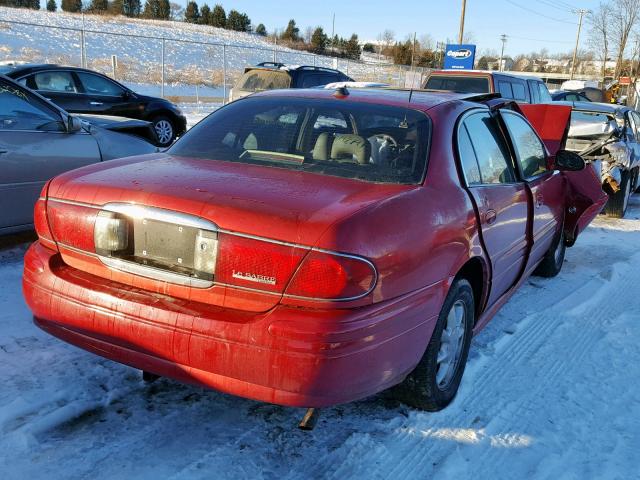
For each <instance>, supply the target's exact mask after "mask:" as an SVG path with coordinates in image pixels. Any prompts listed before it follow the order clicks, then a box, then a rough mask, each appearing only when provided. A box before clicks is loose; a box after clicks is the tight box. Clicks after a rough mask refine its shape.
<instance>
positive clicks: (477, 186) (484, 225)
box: [458, 110, 529, 304]
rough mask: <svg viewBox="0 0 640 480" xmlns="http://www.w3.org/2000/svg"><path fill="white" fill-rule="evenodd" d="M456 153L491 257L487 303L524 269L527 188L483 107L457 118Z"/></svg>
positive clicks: (511, 283) (507, 288) (526, 240)
mask: <svg viewBox="0 0 640 480" xmlns="http://www.w3.org/2000/svg"><path fill="white" fill-rule="evenodd" d="M458 154H459V157H460V162H461V165H462V170H463V173H464V177H465V182H466V185H467V187H468V191H469V193H470V195H471V197H472V199H473V202H474V204H475V206H476V214H477V217H478V223H479V225H480V234H481V238H482V241H483V244H484V248H485V250H486V252H487V255H488V256H489V258H490V260H491V271H492V272H491V291H490V293H489V304H493V303H494V302H495V301H496V300H498V299H499V298H500V297H501V296H502V295H503V294H504V293H505V292H506V291H507V290H509V289H510V288H511V287H512V286H513V285H514V284H515V283H516V282H517V281H518V279H519V278H520V276H521V275H522V272H523V270H524V266H525V261H526V258H527V253H528V239H527V219H528V215H529V213H528V212H529V205H528V193H527V187H526V186H525V184H524V182H522V181H519V180H517V177H516V174H515V171H514V168H513V163H512V161H511V157H510V154H509V149H508V147H507V145H506V143H505V141H504V137H503V136H502V133H501V132H500V129H499V128H498V124H497V122H496V120H495V119H494V118H493V117H492V115H491V113H490V112H488V111H486V110H477V111H473V112H471V113H469V114H467V115H465V116H464V117H463V118H462V120H461V122H460V124H459V127H458Z"/></svg>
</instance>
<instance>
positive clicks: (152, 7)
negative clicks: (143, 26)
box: [142, 0, 159, 18]
mask: <svg viewBox="0 0 640 480" xmlns="http://www.w3.org/2000/svg"><path fill="white" fill-rule="evenodd" d="M158 4H159V2H158V0H147V1H146V2H144V8H143V9H142V16H143V17H144V18H158V7H159V5H158Z"/></svg>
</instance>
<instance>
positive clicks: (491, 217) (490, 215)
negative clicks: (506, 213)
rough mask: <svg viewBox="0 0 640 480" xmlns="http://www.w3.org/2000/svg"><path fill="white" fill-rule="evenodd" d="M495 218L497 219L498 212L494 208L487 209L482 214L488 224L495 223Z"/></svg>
mask: <svg viewBox="0 0 640 480" xmlns="http://www.w3.org/2000/svg"><path fill="white" fill-rule="evenodd" d="M497 219H498V214H497V213H496V211H495V210H487V211H486V213H485V214H484V221H485V222H486V223H488V224H489V225H491V224H492V223H495V221H496V220H497Z"/></svg>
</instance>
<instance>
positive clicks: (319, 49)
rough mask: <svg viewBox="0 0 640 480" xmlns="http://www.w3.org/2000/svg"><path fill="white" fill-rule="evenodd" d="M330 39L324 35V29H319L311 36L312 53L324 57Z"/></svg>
mask: <svg viewBox="0 0 640 480" xmlns="http://www.w3.org/2000/svg"><path fill="white" fill-rule="evenodd" d="M328 41H329V39H328V38H327V36H326V35H325V33H324V30H323V29H322V27H317V28H316V29H315V30H314V31H313V34H312V35H311V51H312V52H313V53H317V54H319V55H322V54H323V53H324V52H325V50H326V49H327V42H328Z"/></svg>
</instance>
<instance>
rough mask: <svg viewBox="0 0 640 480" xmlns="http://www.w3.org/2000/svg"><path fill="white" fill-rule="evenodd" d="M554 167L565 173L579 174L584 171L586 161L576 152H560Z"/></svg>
mask: <svg viewBox="0 0 640 480" xmlns="http://www.w3.org/2000/svg"><path fill="white" fill-rule="evenodd" d="M554 166H555V168H556V169H557V170H561V171H565V172H577V171H579V170H584V168H585V166H586V163H585V162H584V159H583V158H582V157H581V156H580V155H578V154H577V153H575V152H570V151H569V150H559V151H558V153H556V158H555V162H554Z"/></svg>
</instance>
